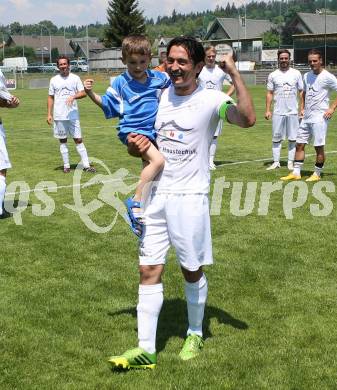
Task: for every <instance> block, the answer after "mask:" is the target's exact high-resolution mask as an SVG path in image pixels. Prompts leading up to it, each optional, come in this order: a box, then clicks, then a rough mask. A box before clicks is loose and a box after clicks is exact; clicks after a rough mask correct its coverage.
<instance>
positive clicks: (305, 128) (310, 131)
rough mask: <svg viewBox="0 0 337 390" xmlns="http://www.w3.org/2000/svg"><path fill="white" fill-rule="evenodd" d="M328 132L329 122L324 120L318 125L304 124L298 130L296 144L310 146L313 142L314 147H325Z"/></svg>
mask: <svg viewBox="0 0 337 390" xmlns="http://www.w3.org/2000/svg"><path fill="white" fill-rule="evenodd" d="M327 131H328V121H327V120H326V119H323V120H322V121H321V122H318V123H306V122H304V123H303V122H302V123H301V126H300V128H299V129H298V134H297V139H296V142H297V143H298V144H308V143H310V142H312V144H313V145H314V146H323V145H325V138H326V133H327Z"/></svg>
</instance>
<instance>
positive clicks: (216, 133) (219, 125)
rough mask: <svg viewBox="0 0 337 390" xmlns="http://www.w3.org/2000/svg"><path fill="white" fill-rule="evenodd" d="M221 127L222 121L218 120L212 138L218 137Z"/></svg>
mask: <svg viewBox="0 0 337 390" xmlns="http://www.w3.org/2000/svg"><path fill="white" fill-rule="evenodd" d="M222 127H223V120H222V119H220V120H219V122H218V125H217V127H216V130H215V133H214V137H219V135H220V134H221V133H222Z"/></svg>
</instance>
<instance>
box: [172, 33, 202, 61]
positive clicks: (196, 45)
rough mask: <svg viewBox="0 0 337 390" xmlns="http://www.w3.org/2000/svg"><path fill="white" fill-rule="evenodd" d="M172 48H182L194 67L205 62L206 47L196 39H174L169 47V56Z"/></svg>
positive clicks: (187, 37)
mask: <svg viewBox="0 0 337 390" xmlns="http://www.w3.org/2000/svg"><path fill="white" fill-rule="evenodd" d="M172 46H182V47H183V48H184V49H185V50H186V52H187V54H188V56H189V58H190V59H191V60H192V62H193V63H194V65H196V64H198V63H199V62H204V60H205V50H204V47H203V46H202V44H201V43H200V42H198V41H197V40H196V39H195V38H194V37H189V36H181V37H177V38H173V39H172V40H171V41H170V42H169V44H168V46H167V55H169V53H170V50H171V47H172Z"/></svg>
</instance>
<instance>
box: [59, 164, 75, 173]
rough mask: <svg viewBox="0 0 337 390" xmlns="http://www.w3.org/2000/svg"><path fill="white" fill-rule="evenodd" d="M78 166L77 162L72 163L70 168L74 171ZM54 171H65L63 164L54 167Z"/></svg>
mask: <svg viewBox="0 0 337 390" xmlns="http://www.w3.org/2000/svg"><path fill="white" fill-rule="evenodd" d="M76 167H77V164H70V169H71V170H72V171H74V170H75V169H76ZM54 171H62V172H63V165H59V166H58V167H56V168H54Z"/></svg>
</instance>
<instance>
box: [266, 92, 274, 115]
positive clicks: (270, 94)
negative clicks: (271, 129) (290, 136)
mask: <svg viewBox="0 0 337 390" xmlns="http://www.w3.org/2000/svg"><path fill="white" fill-rule="evenodd" d="M273 96H274V92H273V91H267V94H266V112H265V114H264V117H265V119H267V120H269V119H270V118H271V117H272V115H273V114H272V112H271V103H272V101H273Z"/></svg>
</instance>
